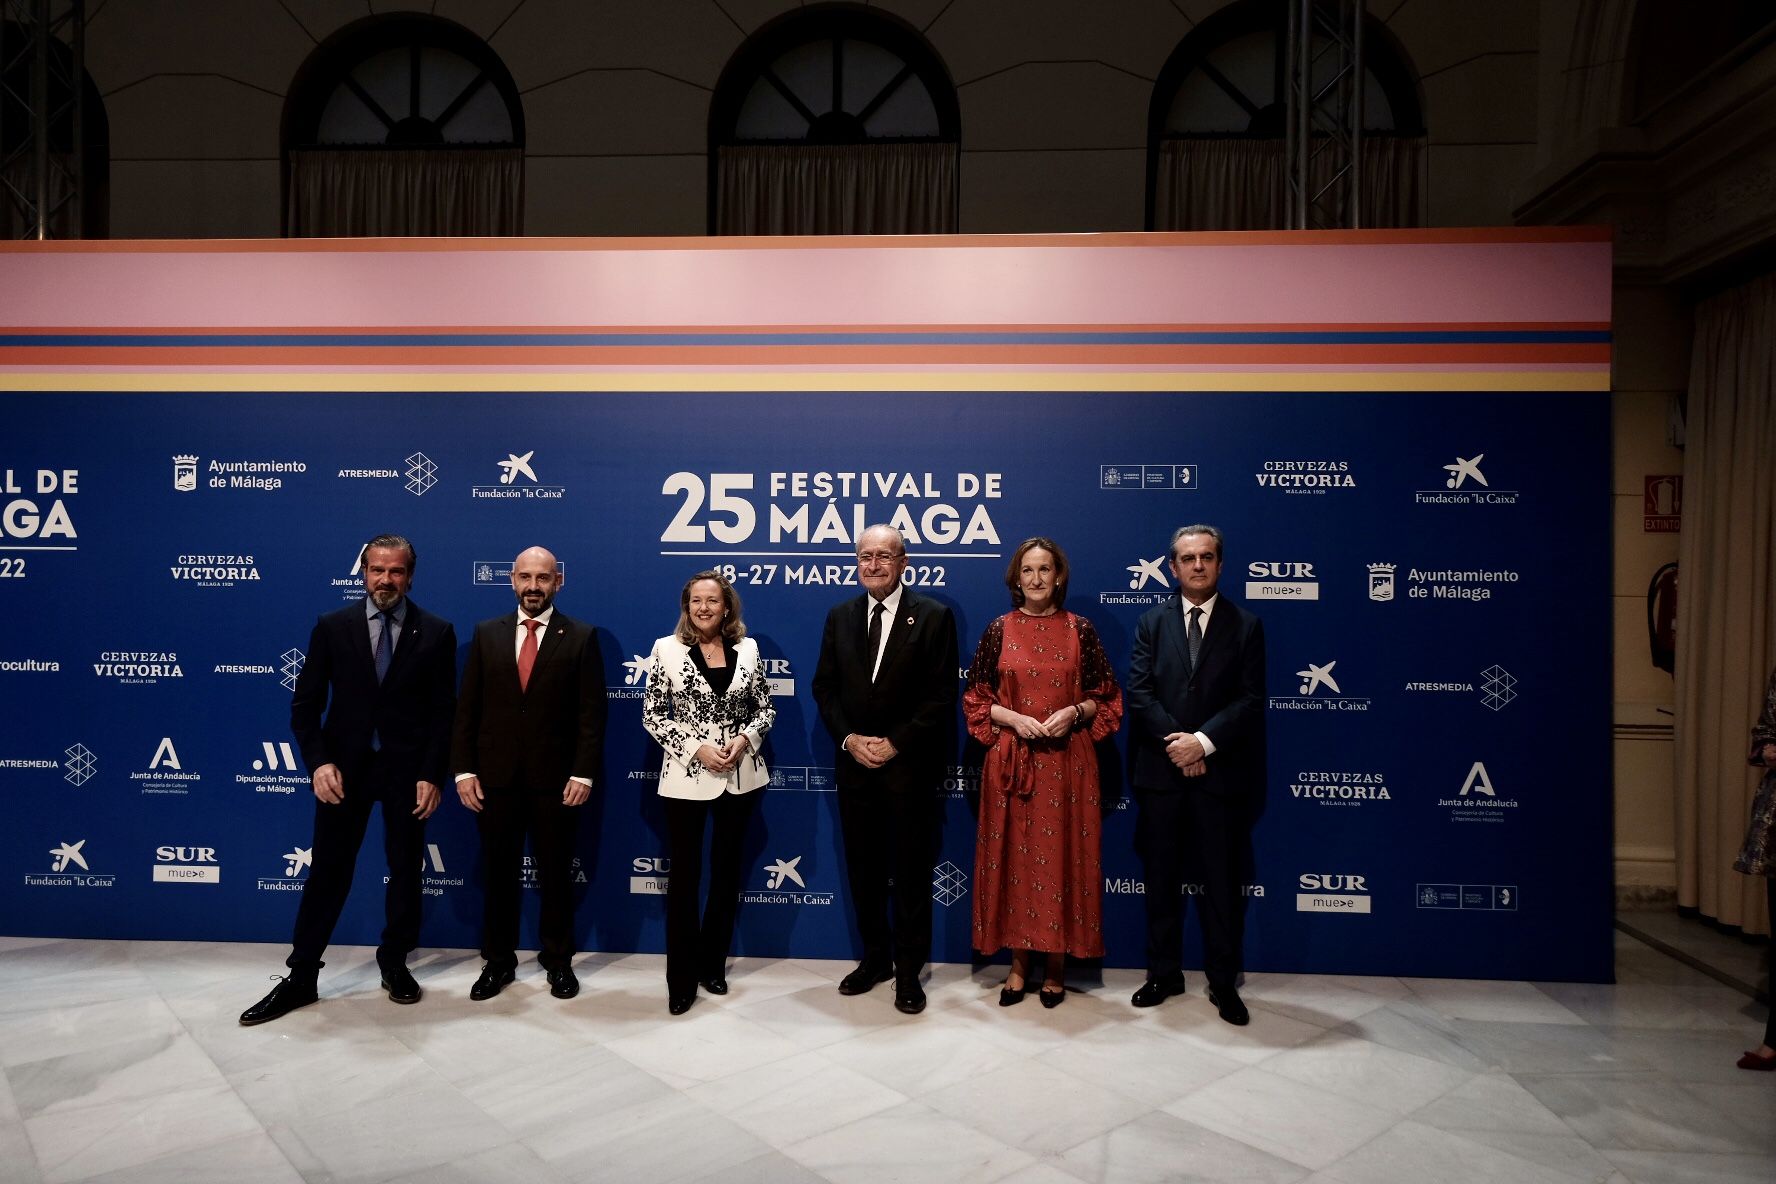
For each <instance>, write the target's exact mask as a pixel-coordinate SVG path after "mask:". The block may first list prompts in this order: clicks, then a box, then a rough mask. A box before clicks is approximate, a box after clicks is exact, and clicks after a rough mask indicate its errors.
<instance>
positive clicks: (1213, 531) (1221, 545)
mask: <svg viewBox="0 0 1776 1184" xmlns="http://www.w3.org/2000/svg"><path fill="white" fill-rule="evenodd" d="M1187 534H1206V535H1208V536H1209V537H1210V538H1212V539H1214V540H1215V558H1217V559H1222V560H1225V559H1226V558H1227V539H1226V538H1225V537H1224V536H1223V535H1222V533H1221V528H1220V527H1218V526H1210V525H1209V524H1208V523H1206V522H1198V523H1197V524H1195V525H1194V526H1180V527H1179V528H1178V529H1177V530H1174V531H1173V532H1172V542H1171V545H1170V546H1168V547H1167V548H1166V557H1167V558H1169V559H1176V558H1177V557H1178V540H1179V539H1181V538H1183V537H1184V536H1185V535H1187Z"/></svg>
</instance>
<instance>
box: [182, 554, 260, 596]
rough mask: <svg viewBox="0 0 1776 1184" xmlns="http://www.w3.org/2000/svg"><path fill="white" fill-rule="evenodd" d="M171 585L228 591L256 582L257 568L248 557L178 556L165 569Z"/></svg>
mask: <svg viewBox="0 0 1776 1184" xmlns="http://www.w3.org/2000/svg"><path fill="white" fill-rule="evenodd" d="M167 571H168V572H170V573H171V574H172V577H173V582H174V583H178V584H184V585H187V586H190V587H195V588H232V587H234V586H235V585H236V584H251V583H257V582H258V580H259V567H258V565H257V562H256V561H255V560H254V558H253V557H252V556H251V555H247V554H242V553H231V554H217V555H206V554H200V553H187V554H182V555H179V556H178V557H177V558H176V559H174V561H173V562H172V563H171V564H169V565H168V566H167Z"/></svg>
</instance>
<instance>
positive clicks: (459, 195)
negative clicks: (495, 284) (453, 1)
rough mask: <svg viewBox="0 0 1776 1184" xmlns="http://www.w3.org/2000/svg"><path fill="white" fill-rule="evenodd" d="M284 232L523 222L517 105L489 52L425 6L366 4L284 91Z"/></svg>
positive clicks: (490, 226)
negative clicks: (368, 13)
mask: <svg viewBox="0 0 1776 1184" xmlns="http://www.w3.org/2000/svg"><path fill="white" fill-rule="evenodd" d="M283 142H284V233H285V234H286V235H288V236H290V237H307V236H352V235H409V234H411V235H475V234H522V233H523V231H524V110H523V107H522V105H521V104H520V102H519V99H518V88H517V87H516V86H515V85H514V84H513V82H512V76H511V74H510V73H509V72H508V71H507V70H506V68H505V66H504V64H502V63H501V62H500V60H499V58H498V56H496V55H495V54H494V52H493V50H491V49H489V48H488V47H487V45H486V43H484V42H483V41H482V40H481V39H480V38H478V37H476V36H475V35H474V34H473V33H471V32H469V31H468V30H467V29H465V28H463V27H462V26H461V25H457V24H453V23H452V22H450V21H447V20H443V19H442V18H439V17H432V16H427V15H424V14H422V13H390V14H386V15H382V16H373V17H368V18H366V19H364V20H361V21H358V22H356V23H354V24H352V25H349V26H347V27H346V28H344V29H342V30H340V31H339V32H338V33H336V34H334V35H333V36H332V37H329V38H328V39H327V40H326V41H325V42H323V43H322V44H321V45H320V46H318V47H317V48H316V49H315V51H314V53H312V54H311V55H310V56H309V59H308V61H307V62H305V63H303V66H302V68H301V69H300V70H299V71H298V72H297V75H296V78H295V81H294V82H293V83H292V84H291V87H290V94H289V97H288V99H286V100H285V103H284V127H283Z"/></svg>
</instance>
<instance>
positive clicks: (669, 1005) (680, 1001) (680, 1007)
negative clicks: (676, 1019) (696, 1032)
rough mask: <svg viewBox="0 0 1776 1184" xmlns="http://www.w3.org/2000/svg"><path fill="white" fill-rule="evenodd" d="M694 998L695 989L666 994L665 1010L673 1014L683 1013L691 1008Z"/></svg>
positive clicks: (695, 995)
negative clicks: (682, 992)
mask: <svg viewBox="0 0 1776 1184" xmlns="http://www.w3.org/2000/svg"><path fill="white" fill-rule="evenodd" d="M696 998H697V992H696V991H686V992H685V993H684V994H682V995H668V996H667V997H666V1010H667V1011H670V1012H671V1013H672V1014H673V1015H683V1014H684V1013H685V1012H687V1011H689V1010H690V1009H691V1003H692V1002H693V1001H695V1000H696Z"/></svg>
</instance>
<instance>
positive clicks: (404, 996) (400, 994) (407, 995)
mask: <svg viewBox="0 0 1776 1184" xmlns="http://www.w3.org/2000/svg"><path fill="white" fill-rule="evenodd" d="M381 970H382V989H383V990H385V991H387V992H388V993H389V1001H390V1002H391V1003H418V1002H419V996H420V990H419V984H418V983H417V982H414V981H413V974H412V972H411V971H409V970H408V969H407V968H406V967H405V966H383V967H381Z"/></svg>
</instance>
